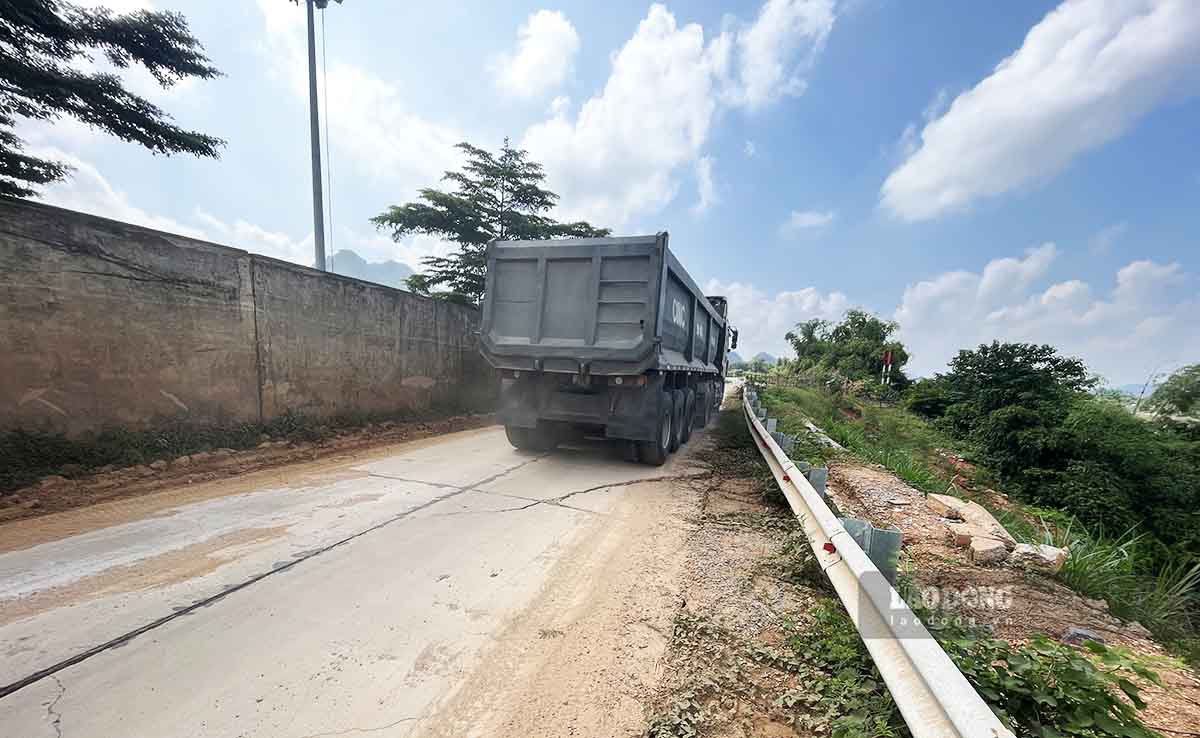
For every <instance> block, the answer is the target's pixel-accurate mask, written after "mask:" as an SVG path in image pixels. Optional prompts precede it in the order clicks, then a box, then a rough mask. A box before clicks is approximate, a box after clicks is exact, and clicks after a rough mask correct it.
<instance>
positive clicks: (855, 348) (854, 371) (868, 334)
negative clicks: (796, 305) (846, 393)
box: [786, 310, 908, 388]
mask: <svg viewBox="0 0 1200 738" xmlns="http://www.w3.org/2000/svg"><path fill="white" fill-rule="evenodd" d="M898 328H899V326H898V325H897V324H896V323H894V322H892V321H886V320H880V319H879V318H877V317H875V316H874V315H871V314H870V313H868V312H866V311H864V310H850V311H848V312H847V313H846V317H845V318H843V319H842V321H841V322H839V323H830V322H829V321H827V320H821V319H819V318H814V319H812V320H807V321H805V322H803V323H798V324H797V325H796V329H795V330H794V331H790V332H789V333H788V334H787V336H786V338H787V340H788V342H789V343H791V344H792V349H793V350H794V351H795V352H796V362H795V367H796V369H797V370H799V371H805V370H808V369H821V370H827V371H835V372H837V373H838V374H841V375H842V376H843V377H846V378H848V379H859V380H872V379H874V380H876V381H877V380H878V379H879V376H880V372H881V371H882V370H883V358H884V354H885V353H886V352H888V351H891V352H892V373H891V378H892V384H893V385H895V386H896V387H898V388H903V387H905V386H907V384H908V378H907V377H906V376H905V375H904V365H905V364H906V363H908V351H907V350H906V349H905V348H904V344H903V343H901V342H899V341H897V340H895V339H894V338H893V336H894V335H895V333H896V331H897V330H898Z"/></svg>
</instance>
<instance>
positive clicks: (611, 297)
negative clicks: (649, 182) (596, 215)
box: [479, 232, 737, 466]
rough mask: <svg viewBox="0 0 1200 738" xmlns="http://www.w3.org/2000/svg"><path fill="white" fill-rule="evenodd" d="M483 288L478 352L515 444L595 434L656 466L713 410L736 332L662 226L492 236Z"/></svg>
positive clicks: (535, 445)
mask: <svg viewBox="0 0 1200 738" xmlns="http://www.w3.org/2000/svg"><path fill="white" fill-rule="evenodd" d="M485 290H486V291H485V296H484V300H483V316H482V319H481V322H480V329H479V334H480V340H479V346H480V351H481V352H482V353H483V356H484V358H485V359H486V360H487V362H488V363H489V364H491V365H492V366H493V367H494V368H495V369H496V370H497V372H498V373H499V375H500V407H499V418H500V422H502V423H503V424H504V431H505V433H506V434H507V436H508V440H509V442H511V443H512V445H513V446H515V447H517V448H519V449H528V450H535V451H546V450H549V449H551V448H553V447H555V446H557V445H558V444H559V443H562V442H564V441H566V440H568V439H571V438H573V437H577V436H579V435H580V434H582V435H589V434H591V435H601V436H603V437H605V438H609V439H617V440H620V441H622V442H624V443H625V444H626V449H627V450H628V454H629V456H630V458H631V460H634V459H636V460H640V461H642V462H644V463H647V464H652V465H655V466H658V465H661V464H662V463H664V462H665V461H666V460H667V457H668V456H669V455H670V454H671V453H672V452H674V451H675V450H676V449H678V448H679V447H680V446H682V445H683V444H685V443H687V442H688V439H689V438H690V437H691V434H692V430H693V429H695V428H702V427H704V426H705V425H707V424H708V423H709V421H710V419H711V418H712V417H713V416H714V415H715V414H716V412H717V410H718V408H719V407H720V404H721V398H722V395H723V393H724V388H725V372H726V355H727V353H728V352H729V351H730V350H731V349H733V348H736V347H737V332H736V331H735V330H733V329H732V328H731V327H730V326H729V324H728V322H727V318H728V316H727V312H728V303H727V301H726V300H725V298H723V297H716V296H714V297H706V296H705V295H704V293H703V292H702V291H701V290H700V288H699V287H697V286H696V283H695V282H694V281H693V280H692V278H691V276H689V275H688V273H687V271H686V270H685V269H684V268H683V266H682V265H681V264H680V263H679V260H678V259H676V258H675V255H674V253H672V252H671V250H670V248H669V247H668V235H667V233H666V232H662V233H658V234H655V235H650V236H628V237H620V238H567V239H553V240H538V241H494V242H492V243H491V244H489V246H488V251H487V281H486V286H485Z"/></svg>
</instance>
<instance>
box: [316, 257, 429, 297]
mask: <svg viewBox="0 0 1200 738" xmlns="http://www.w3.org/2000/svg"><path fill="white" fill-rule="evenodd" d="M329 271H331V272H334V273H336V274H342V275H344V276H347V277H354V278H355V279H361V280H364V281H366V282H374V283H375V284H382V285H386V286H388V287H395V288H396V289H400V290H402V289H406V287H405V285H404V280H405V279H407V278H408V277H410V276H412V273H413V270H412V269H410V268H409V267H408V265H407V264H402V263H401V262H398V261H367V260H366V259H364V258H362V257H361V256H359V255H358V254H356V253H354V252H353V251H351V250H350V249H340V250H339V251H337V253H335V254H334V255H333V256H332V257H331V258H330V260H329Z"/></svg>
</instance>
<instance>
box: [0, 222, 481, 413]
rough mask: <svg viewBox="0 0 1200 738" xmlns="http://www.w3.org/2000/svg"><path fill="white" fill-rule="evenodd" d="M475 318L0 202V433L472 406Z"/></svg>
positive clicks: (227, 252) (179, 241)
mask: <svg viewBox="0 0 1200 738" xmlns="http://www.w3.org/2000/svg"><path fill="white" fill-rule="evenodd" d="M477 319H478V315H477V312H476V311H475V310H472V309H470V308H465V307H462V306H459V305H449V304H445V303H443V302H440V301H436V300H430V299H428V298H422V297H418V296H415V295H411V294H408V293H405V292H402V291H399V290H394V289H391V288H388V287H382V286H379V285H374V284H370V283H367V282H361V281H358V280H355V279H351V278H347V277H340V276H337V275H332V274H325V273H321V272H317V271H315V270H312V269H308V268H305V267H300V266H296V265H293V264H289V263H286V262H280V261H276V260H274V259H269V258H266V257H260V256H255V255H251V254H249V253H247V252H245V251H242V250H240V249H234V248H229V247H225V246H220V245H217V244H212V243H207V242H204V241H198V240H195V239H191V238H186V237H183V236H178V235H173V234H168V233H162V232H159V231H154V230H150V229H146V228H141V227H137V226H131V225H128V224H124V223H118V222H116V221H110V220H106V219H103V218H96V217H92V216H88V215H83V214H81V213H76V212H73V211H69V210H62V209H60V208H53V207H49V206H45V205H39V204H35V203H29V202H23V201H14V200H0V430H9V429H14V428H25V429H31V430H33V429H36V430H44V431H53V432H63V433H66V434H68V435H78V434H81V433H86V432H88V431H93V430H97V429H99V428H102V427H106V426H122V427H129V428H144V427H148V426H152V425H154V424H155V423H157V422H160V421H162V420H164V419H166V418H175V417H184V418H187V419H189V420H194V421H197V422H221V421H225V420H231V419H240V420H263V419H270V418H272V417H275V416H277V415H279V414H281V413H283V412H286V411H287V410H289V409H290V410H296V411H300V412H303V413H306V414H317V415H335V414H343V413H350V412H395V411H403V410H409V409H420V408H424V407H427V406H429V405H430V404H432V403H436V402H449V401H463V400H466V401H480V400H481V399H483V398H485V397H487V396H488V393H489V392H490V391H491V389H492V387H493V380H492V379H491V373H490V372H489V371H488V370H487V368H486V367H485V365H484V363H483V361H482V359H481V358H480V357H479V354H478V351H477V349H476V347H475V339H474V336H473V333H472V331H473V329H474V326H475V323H476V321H477Z"/></svg>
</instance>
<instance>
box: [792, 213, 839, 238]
mask: <svg viewBox="0 0 1200 738" xmlns="http://www.w3.org/2000/svg"><path fill="white" fill-rule="evenodd" d="M835 217H836V215H835V214H834V212H833V211H832V210H827V211H825V212H821V211H819V210H793V211H792V212H791V214H790V215H788V219H787V220H785V221H784V222H783V225H781V226H779V234H780V235H781V236H795V235H797V234H799V233H800V232H801V231H806V230H810V229H813V228H823V227H825V226H827V225H829V224H830V223H832V222H833V219H834V218H835Z"/></svg>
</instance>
